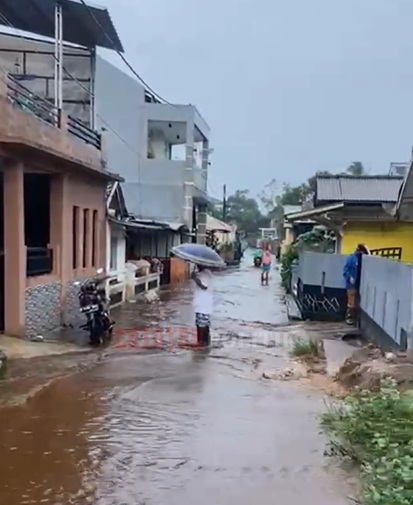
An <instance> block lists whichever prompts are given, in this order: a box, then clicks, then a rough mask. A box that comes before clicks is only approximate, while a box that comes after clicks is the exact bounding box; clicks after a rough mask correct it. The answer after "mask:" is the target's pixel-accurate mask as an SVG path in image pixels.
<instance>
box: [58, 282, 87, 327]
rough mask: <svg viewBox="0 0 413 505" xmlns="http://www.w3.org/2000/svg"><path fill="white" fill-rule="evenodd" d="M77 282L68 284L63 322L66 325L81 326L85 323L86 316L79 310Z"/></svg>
mask: <svg viewBox="0 0 413 505" xmlns="http://www.w3.org/2000/svg"><path fill="white" fill-rule="evenodd" d="M83 280H84V279H83ZM75 282H76V280H75V279H73V280H71V281H69V282H68V283H67V287H66V304H65V308H64V316H63V322H64V324H68V325H69V324H70V325H73V326H79V325H80V324H82V323H84V322H85V321H84V319H85V316H83V315H82V314H81V312H80V310H79V297H78V295H79V286H75Z"/></svg>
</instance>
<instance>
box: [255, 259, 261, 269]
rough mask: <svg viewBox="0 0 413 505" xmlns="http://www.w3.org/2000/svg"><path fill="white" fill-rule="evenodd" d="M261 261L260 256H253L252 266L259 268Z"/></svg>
mask: <svg viewBox="0 0 413 505" xmlns="http://www.w3.org/2000/svg"><path fill="white" fill-rule="evenodd" d="M261 263H262V258H259V257H258V258H254V267H257V268H260V266H261Z"/></svg>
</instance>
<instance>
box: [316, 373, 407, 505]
mask: <svg viewBox="0 0 413 505" xmlns="http://www.w3.org/2000/svg"><path fill="white" fill-rule="evenodd" d="M321 426H322V429H323V431H324V433H326V435H327V436H328V437H329V439H330V442H329V449H330V450H329V454H330V455H334V456H339V457H342V458H349V459H351V460H353V461H355V462H356V463H358V464H359V465H360V476H361V481H362V485H363V486H362V488H363V492H362V496H361V497H360V504H361V505H410V504H413V391H412V390H411V389H410V390H406V391H403V392H401V391H399V390H398V389H397V383H396V381H395V380H394V379H385V380H383V381H382V383H381V385H380V388H379V389H378V390H376V391H369V390H356V391H354V392H352V393H350V394H349V395H348V396H346V397H345V398H344V399H343V400H342V401H341V402H337V403H333V404H331V405H330V406H329V409H328V412H327V413H325V414H324V415H323V416H322V419H321Z"/></svg>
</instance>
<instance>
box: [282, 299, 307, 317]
mask: <svg viewBox="0 0 413 505" xmlns="http://www.w3.org/2000/svg"><path fill="white" fill-rule="evenodd" d="M285 305H286V307H287V314H288V318H289V319H290V320H291V321H302V320H303V318H302V317H301V312H300V309H299V308H298V305H297V302H296V301H295V299H294V297H293V296H292V295H285Z"/></svg>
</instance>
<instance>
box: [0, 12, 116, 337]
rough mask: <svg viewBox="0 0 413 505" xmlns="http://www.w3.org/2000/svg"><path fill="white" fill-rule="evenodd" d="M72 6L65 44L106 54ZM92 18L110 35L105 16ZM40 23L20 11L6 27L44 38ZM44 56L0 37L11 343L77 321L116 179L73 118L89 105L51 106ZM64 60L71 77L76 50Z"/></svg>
mask: <svg viewBox="0 0 413 505" xmlns="http://www.w3.org/2000/svg"><path fill="white" fill-rule="evenodd" d="M70 3H71V2H66V4H65V5H66V7H67V8H69V9H70ZM49 4H50V5H51V6H52V7H53V4H52V3H51V2H44V5H45V8H46V6H47V5H49ZM50 5H49V7H50ZM73 5H74V6H75V8H74V10H73V12H72V15H71V16H67V18H66V19H65V22H64V27H65V31H66V33H67V34H68V37H69V40H70V42H72V43H77V44H79V45H80V44H85V43H86V41H85V39H84V36H85V33H86V34H87V43H88V45H89V46H90V47H92V48H93V50H92V52H94V51H95V48H96V46H98V45H100V44H103V45H106V46H107V47H109V48H110V44H108V43H107V41H103V42H102V37H101V35H100V34H99V33H98V31H97V30H91V27H90V26H89V25H90V15H89V14H90V13H89V12H88V10H87V9H83V8H82V6H81V5H80V4H78V3H76V4H73ZM94 12H95V13H96V15H98V16H99V19H101V21H102V22H103V23H104V24H105V26H106V28H107V30H108V31H110V32H111V33H115V31H114V28H113V26H112V24H111V21H110V18H109V16H108V14H107V12H106V11H105V10H101V9H94ZM51 13H52V14H53V8H52V9H51ZM46 14H47V13H46V12H43V16H40V15H39V16H35V15H34V11H33V12H32V11H30V12H25V11H21V10H20V11H19V15H18V17H17V18H16V20H14V19H13V18H12V19H10V20H9V24H11V25H13V26H16V25H17V26H16V27H17V28H22V26H20V25H19V24H18V23H23V25H24V28H25V29H26V30H30V31H31V32H33V33H37V34H40V35H48V33H45V26H47V27H49V24H48V23H45V22H44V16H45V15H46ZM49 14H50V13H49ZM1 19H2V23H3V22H5V21H4V19H5V18H4V16H3V17H2V18H1ZM52 19H53V18H52ZM51 25H52V29H51V31H53V22H52V23H51ZM79 26H83V27H84V29H83V30H80V29H79ZM77 36H78V39H76V37H77ZM82 37H83V38H82ZM44 47H45V46H44V45H42V44H41V43H38V42H36V41H33V40H28V39H24V38H21V37H12V36H8V35H2V36H1V37H0V112H1V122H0V186H1V187H0V200H1V203H0V214H1V215H0V316H1V317H0V330H4V331H5V332H6V333H8V334H15V335H25V334H26V335H36V334H38V333H43V332H48V331H51V330H54V329H55V328H56V329H57V328H59V327H60V326H61V325H62V324H70V323H74V322H76V321H77V320H78V318H79V307H78V297H77V294H78V287H77V286H76V284H75V281H77V280H82V279H84V278H85V277H89V276H90V275H92V274H94V273H95V272H96V270H97V269H98V268H100V267H104V266H105V260H106V251H105V249H106V205H105V193H106V187H107V185H108V183H109V182H110V181H113V180H116V179H117V178H116V177H114V176H112V175H111V174H110V173H109V172H108V171H107V170H106V166H107V165H106V162H105V156H104V150H103V148H102V146H103V144H104V140H103V138H102V135H101V133H100V132H98V131H96V130H95V128H94V125H93V121H88V122H82V121H80V120H79V116H77V115H76V108H79V110H83V108H84V107H85V108H87V104H86V103H82V99H77V98H76V103H73V104H72V106H71V107H70V106H69V105H70V103H71V102H69V101H67V102H66V103H65V104H64V105H68V107H66V106H56V105H55V104H54V96H53V93H54V90H55V89H56V88H55V86H54V84H53V79H54V75H53V71H54V65H53V64H51V70H50V69H49V68H48V66H47V65H45V61H47V58H48V56H49V55H48V54H45V53H44ZM48 47H49V49H50V44H49V46H48ZM112 48H113V49H116V47H112ZM70 51H73V54H72V56H70V57H69V56H68V57H67V62H66V63H67V66H68V67H69V68H71V67H72V66H73V65H74V66H76V62H77V57H78V52H81V51H82V50H81V49H78V48H73V49H70ZM89 52H90V50H89ZM49 53H50V50H49ZM52 54H53V52H52ZM79 54H80V53H79ZM45 58H46V60H45ZM80 59H82V56H80ZM52 61H53V59H52ZM82 68H85V67H84V66H83V67H82ZM36 69H37V70H36ZM64 91H65V96H66V99H67V100H69V99H68V98H67V96H68V95H70V92H67V90H64ZM118 180H119V178H118Z"/></svg>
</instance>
